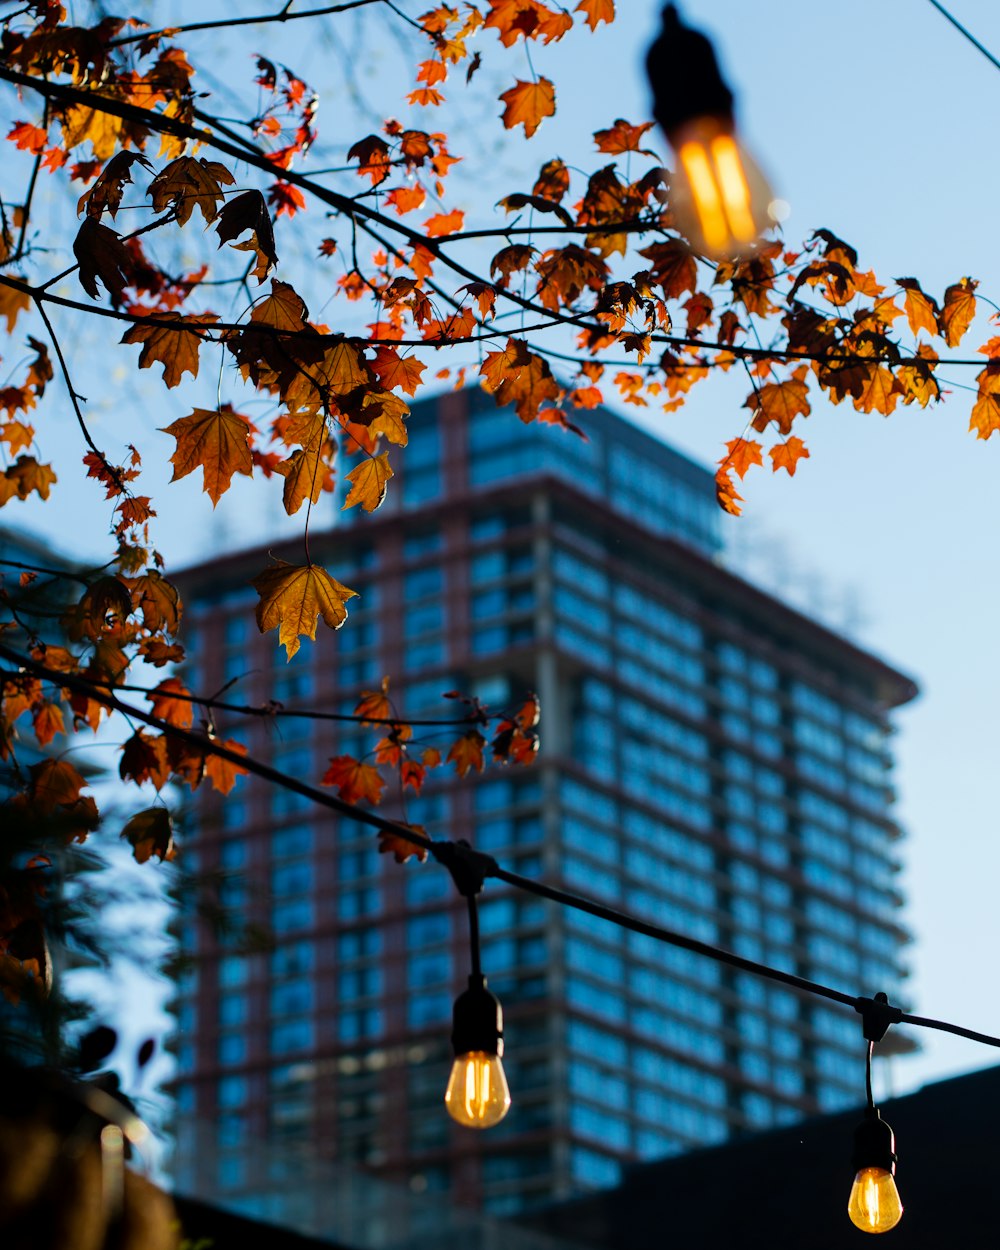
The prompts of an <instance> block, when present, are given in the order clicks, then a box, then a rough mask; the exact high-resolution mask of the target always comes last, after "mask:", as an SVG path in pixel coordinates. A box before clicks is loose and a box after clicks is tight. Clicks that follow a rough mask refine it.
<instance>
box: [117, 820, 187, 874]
mask: <svg viewBox="0 0 1000 1250" xmlns="http://www.w3.org/2000/svg"><path fill="white" fill-rule="evenodd" d="M122 837H123V838H124V839H125V840H126V842H128V843H129V844H130V845H131V847H132V854H133V855H134V856H135V861H136V863H138V864H144V863H146V861H147V860H148V859H150V858H151V857H152V856H153V855H155V856H156V857H157V859H159V860H161V861H163V860H171V859H174V858H176V855H177V849H176V847H175V846H174V833H173V821H172V820H171V818H170V813H169V812H168V811H167V809H166V808H165V807H150V808H147V809H146V810H145V811H144V812H137V813H136V814H135V815H134V816H133V817H132V818H131V819H130V820H128V821H126V823H125V827H124V829H122Z"/></svg>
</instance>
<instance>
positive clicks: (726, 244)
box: [670, 117, 776, 260]
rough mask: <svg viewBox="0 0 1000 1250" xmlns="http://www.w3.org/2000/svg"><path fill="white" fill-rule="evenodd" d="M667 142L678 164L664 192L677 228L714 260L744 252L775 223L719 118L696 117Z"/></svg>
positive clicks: (760, 185)
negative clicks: (673, 149)
mask: <svg viewBox="0 0 1000 1250" xmlns="http://www.w3.org/2000/svg"><path fill="white" fill-rule="evenodd" d="M670 140H671V142H672V143H673V145H674V148H675V150H676V152H677V161H678V169H677V174H676V177H675V178H674V180H673V184H672V186H671V194H670V205H671V208H672V209H673V211H674V217H675V220H676V222H677V227H678V229H679V230H680V231H681V233H682V234H684V235H685V236H686V237H687V238H688V239H690V241H691V243H692V244H693V245H694V246H695V247H696V248H697V249H699V250H700V251H702V252H704V253H705V255H706V256H710V257H712V258H713V259H714V260H723V259H726V258H729V257H735V256H740V255H744V254H746V252H747V251H749V250H750V248H751V246H752V245H753V244H754V243H755V242H756V240H757V239H758V238H759V237H760V235H761V234H762V233H763V231H765V230H766V229H767V228H768V227H769V226H771V225H773V224H774V221H775V217H774V216H773V215H772V213H771V205H772V204H775V203H776V201H775V199H774V196H773V194H772V192H771V189H770V187H769V186H768V185H767V182H766V181H765V179H764V176H763V174H761V172H760V170H759V169H758V168H757V166H756V165H755V164H754V163H753V161H752V160H751V159H750V157H749V156H748V154H747V152H746V150H745V149H744V148H743V147H742V146H741V145H740V143H739V142H738V140H737V139H736V137H735V136H734V134H733V133H732V130H731V129H730V128H729V125H728V124H727V123H726V122H725V121H724V120H723V119H720V118H713V117H703V118H698V119H696V120H694V121H691V122H688V123H686V124H685V125H684V126H682V127H680V128H679V129H678V130H677V131H675V132H673V133H672V134H671V135H670Z"/></svg>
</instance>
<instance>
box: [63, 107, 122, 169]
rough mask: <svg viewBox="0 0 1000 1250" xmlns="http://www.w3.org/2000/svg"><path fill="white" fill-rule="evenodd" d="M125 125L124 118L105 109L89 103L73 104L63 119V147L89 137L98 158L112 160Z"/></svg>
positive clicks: (83, 140) (70, 146) (72, 145)
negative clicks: (91, 105) (92, 106)
mask: <svg viewBox="0 0 1000 1250" xmlns="http://www.w3.org/2000/svg"><path fill="white" fill-rule="evenodd" d="M124 125H125V122H124V121H123V119H122V118H120V117H115V116H114V115H113V114H112V113H107V112H105V111H104V110H103V109H96V108H91V107H90V105H89V104H71V105H70V106H69V108H68V109H67V110H66V112H65V113H64V115H63V120H62V136H63V147H65V148H72V147H75V146H76V144H78V143H85V142H86V141H87V140H88V139H89V140H90V143H91V146H92V147H93V149H94V156H95V157H96V158H97V160H99V161H106V160H110V158H111V157H112V156H114V154H115V150H116V149H117V147H118V146H119V144H120V143H121V135H122V127H123V126H124Z"/></svg>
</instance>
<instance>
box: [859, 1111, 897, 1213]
mask: <svg viewBox="0 0 1000 1250" xmlns="http://www.w3.org/2000/svg"><path fill="white" fill-rule="evenodd" d="M854 1168H855V1177H854V1184H853V1185H852V1186H851V1196H850V1198H849V1200H848V1203H847V1214H848V1215H849V1216H850V1218H851V1223H852V1224H853V1225H854V1226H855V1228H860V1229H861V1231H862V1232H863V1233H887V1232H888V1231H889V1229H890V1228H895V1227H896V1225H897V1224H898V1223H899V1221H900V1220H901V1219H902V1217H903V1204H902V1202H900V1199H899V1190H898V1189H897V1188H896V1181H895V1171H896V1139H895V1137H894V1136H893V1132H892V1129H891V1128H890V1127H889V1125H888V1124H886V1122H885V1121H884V1120H883V1119H882V1117H881V1116H880V1115H879V1113H878V1110H877V1109H876V1108H875V1107H869V1108H868V1110H867V1111H866V1113H865V1118H864V1120H863V1121H862V1122H861V1124H859V1125H858V1127H857V1129H856V1130H855V1132H854Z"/></svg>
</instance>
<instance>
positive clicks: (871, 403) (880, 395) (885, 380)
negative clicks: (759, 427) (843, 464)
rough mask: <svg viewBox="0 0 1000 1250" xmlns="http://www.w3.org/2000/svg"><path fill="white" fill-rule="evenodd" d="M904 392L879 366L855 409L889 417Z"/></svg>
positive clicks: (866, 384)
mask: <svg viewBox="0 0 1000 1250" xmlns="http://www.w3.org/2000/svg"><path fill="white" fill-rule="evenodd" d="M902 391H903V388H902V386H901V385H900V384H899V383H898V382H897V381H896V379H895V378H894V377H893V376H892V374H891V373H890V371H889V370H888V369H884V368H883V367H882V366H881V365H877V366H876V367H875V368H874V369H872V371H871V374H870V375H869V378H868V381H867V382H866V383H865V386H864V388H863V389H862V391H861V394H860V395H859V396H857V398H856V399H855V400H854V407H855V408H857V410H858V411H859V412H880V413H882V415H883V416H884V417H887V416H888V415H889V413H890V412H892V410H893V409H894V408H895V407H896V402H897V400H898V399H899V397H900V395H901V394H902ZM782 433H784V431H782Z"/></svg>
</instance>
